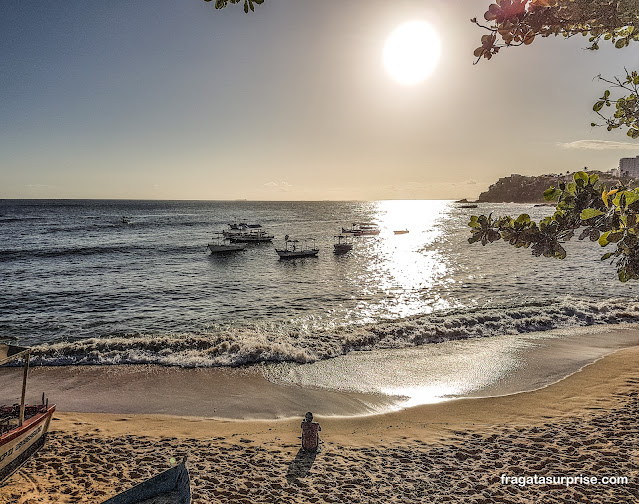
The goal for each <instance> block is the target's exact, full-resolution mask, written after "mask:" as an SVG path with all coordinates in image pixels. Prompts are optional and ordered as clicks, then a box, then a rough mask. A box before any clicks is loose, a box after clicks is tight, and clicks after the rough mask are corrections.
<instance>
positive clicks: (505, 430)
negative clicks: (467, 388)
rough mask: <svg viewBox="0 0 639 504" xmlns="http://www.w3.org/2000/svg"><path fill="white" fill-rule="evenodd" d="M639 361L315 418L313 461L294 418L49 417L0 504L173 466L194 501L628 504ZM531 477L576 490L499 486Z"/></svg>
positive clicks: (103, 495)
mask: <svg viewBox="0 0 639 504" xmlns="http://www.w3.org/2000/svg"><path fill="white" fill-rule="evenodd" d="M638 361H639V348H636V347H635V348H630V349H624V350H620V351H618V352H616V353H614V354H612V355H609V356H607V357H605V358H603V359H601V360H599V361H597V362H595V363H593V364H591V365H588V366H586V367H585V368H584V369H583V370H581V371H580V372H578V373H575V374H573V375H571V376H569V377H568V378H566V379H564V380H562V381H560V382H558V383H555V384H553V385H550V386H548V387H545V388H543V389H540V390H536V391H532V392H525V393H520V394H514V395H508V396H502V397H493V398H482V399H463V400H456V401H450V402H445V403H440V404H433V405H425V406H419V407H415V408H411V409H407V410H403V411H399V412H395V413H388V414H384V415H371V416H363V417H357V418H353V417H350V418H348V417H330V418H322V417H319V418H317V419H318V421H320V422H321V424H322V439H323V444H322V450H321V452H320V453H318V454H317V455H316V456H314V457H308V456H303V455H302V454H301V453H299V437H298V436H299V434H300V432H299V422H300V420H301V419H300V418H295V419H286V420H269V421H240V420H233V421H231V420H228V421H227V420H219V419H213V418H204V417H195V416H169V415H144V414H135V415H120V414H106V413H99V414H98V413H72V412H57V413H56V415H55V418H54V421H53V422H52V431H51V433H50V436H49V439H48V440H47V443H46V445H45V447H44V448H43V449H42V450H40V452H39V453H38V454H37V455H36V456H34V457H33V458H32V459H31V460H30V461H28V462H27V463H26V464H25V465H24V466H23V468H22V469H20V471H19V472H17V473H16V474H15V475H14V476H13V477H12V478H11V479H10V480H9V481H8V483H7V485H5V486H4V487H3V488H2V489H1V490H0V503H2V504H9V503H19V504H26V503H36V502H38V503H40V502H43V503H54V502H56V503H58V502H60V503H72V502H78V503H80V502H81V503H99V502H102V501H103V500H105V499H107V498H108V497H110V496H112V495H114V494H116V493H117V492H119V491H121V490H123V489H126V488H128V487H130V486H132V485H133V484H135V483H137V482H140V481H142V480H144V479H146V478H148V477H150V476H152V475H154V474H156V473H157V472H159V471H161V470H163V469H165V468H167V467H169V464H170V459H171V458H175V459H177V460H180V459H181V458H182V457H185V456H188V467H189V469H190V472H191V487H192V493H193V502H194V503H209V502H225V503H226V502H228V503H235V502H240V503H249V502H300V503H301V502H375V503H376V502H380V503H381V502H475V503H487V504H488V503H493V502H506V503H508V502H512V503H515V502H517V503H519V502H521V503H524V502H526V503H528V502H544V503H547V502H601V503H609V502H637V500H639V481H638V480H637V477H638V476H639V449H638V448H637V446H639V429H638V428H637V416H638V415H639V395H638V388H639V369H638V368H637V365H636V363H637V362H638ZM535 475H537V476H538V477H539V476H543V477H556V478H559V477H573V478H577V477H581V478H582V479H581V482H578V483H574V482H573V484H570V485H566V484H565V483H564V484H545V483H544V484H540V483H536V484H535V483H534V482H532V480H531V482H530V483H529V484H525V485H520V484H518V483H512V480H510V479H507V480H505V479H504V478H512V477H521V476H524V477H530V478H533V477H535ZM584 477H587V478H589V480H587V484H585V483H584V479H583V478H584ZM592 477H596V478H598V480H597V483H594V484H593V482H592V480H591V479H590V478H592ZM605 477H613V478H618V477H621V478H627V480H626V481H623V480H622V482H621V483H618V484H610V483H608V484H604V483H602V482H601V480H602V479H603V478H605ZM504 481H505V482H504ZM588 481H589V482H588Z"/></svg>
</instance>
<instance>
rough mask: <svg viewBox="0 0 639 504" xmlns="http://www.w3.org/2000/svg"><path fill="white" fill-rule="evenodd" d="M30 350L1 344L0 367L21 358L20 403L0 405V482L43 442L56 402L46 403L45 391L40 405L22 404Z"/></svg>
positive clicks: (23, 402) (25, 390) (25, 388)
mask: <svg viewBox="0 0 639 504" xmlns="http://www.w3.org/2000/svg"><path fill="white" fill-rule="evenodd" d="M30 352H31V349H30V348H24V347H19V346H15V345H0V366H2V365H3V364H7V363H8V362H11V361H13V360H17V359H24V373H23V378H22V399H21V401H20V404H19V405H18V404H14V405H13V406H0V485H1V484H2V483H3V482H4V481H5V480H6V479H7V478H8V477H9V476H11V475H12V474H13V473H14V472H15V471H16V470H17V469H18V468H19V467H20V466H21V465H22V464H24V463H25V462H26V461H27V460H28V459H29V457H31V455H33V454H34V453H35V452H36V451H37V450H38V449H39V448H40V447H41V446H42V445H43V444H44V441H45V439H46V436H47V431H48V430H49V424H50V423H51V417H52V416H53V412H54V411H55V404H54V405H53V406H49V400H48V399H47V401H46V403H45V401H44V394H42V404H41V405H38V406H28V405H26V404H25V395H26V392H27V375H28V373H29V355H30Z"/></svg>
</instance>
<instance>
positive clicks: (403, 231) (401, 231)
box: [393, 229, 408, 234]
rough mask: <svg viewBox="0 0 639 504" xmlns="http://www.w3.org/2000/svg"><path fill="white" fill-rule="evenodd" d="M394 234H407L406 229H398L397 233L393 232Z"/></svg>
mask: <svg viewBox="0 0 639 504" xmlns="http://www.w3.org/2000/svg"><path fill="white" fill-rule="evenodd" d="M393 233H395V234H406V233H408V229H400V230H399V231H393Z"/></svg>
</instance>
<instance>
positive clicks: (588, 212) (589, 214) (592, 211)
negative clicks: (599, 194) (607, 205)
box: [580, 208, 605, 220]
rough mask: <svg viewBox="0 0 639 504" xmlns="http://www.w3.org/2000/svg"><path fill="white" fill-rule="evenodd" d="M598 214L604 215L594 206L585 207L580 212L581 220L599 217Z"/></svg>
mask: <svg viewBox="0 0 639 504" xmlns="http://www.w3.org/2000/svg"><path fill="white" fill-rule="evenodd" d="M600 215H605V214H604V213H603V212H602V211H601V210H597V209H596V208H586V209H585V210H582V212H581V215H580V217H581V220H588V219H592V218H593V217H599V216H600Z"/></svg>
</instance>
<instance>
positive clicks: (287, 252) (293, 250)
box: [275, 235, 319, 259]
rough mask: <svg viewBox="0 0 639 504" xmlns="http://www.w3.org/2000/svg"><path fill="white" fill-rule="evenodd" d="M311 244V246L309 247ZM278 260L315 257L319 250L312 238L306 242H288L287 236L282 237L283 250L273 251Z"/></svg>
mask: <svg viewBox="0 0 639 504" xmlns="http://www.w3.org/2000/svg"><path fill="white" fill-rule="evenodd" d="M311 243H312V245H310V244H311ZM275 252H277V255H279V256H280V259H294V258H296V257H317V254H318V253H319V249H318V248H317V247H316V246H315V240H314V239H313V238H307V239H306V240H290V239H289V237H288V235H286V236H285V237H284V248H283V249H277V248H276V249H275Z"/></svg>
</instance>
